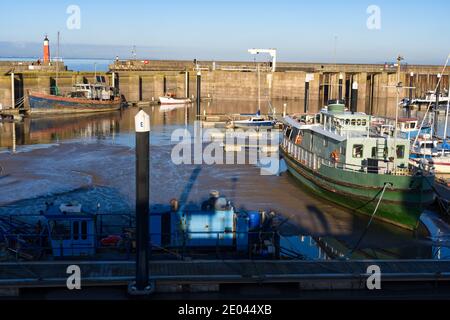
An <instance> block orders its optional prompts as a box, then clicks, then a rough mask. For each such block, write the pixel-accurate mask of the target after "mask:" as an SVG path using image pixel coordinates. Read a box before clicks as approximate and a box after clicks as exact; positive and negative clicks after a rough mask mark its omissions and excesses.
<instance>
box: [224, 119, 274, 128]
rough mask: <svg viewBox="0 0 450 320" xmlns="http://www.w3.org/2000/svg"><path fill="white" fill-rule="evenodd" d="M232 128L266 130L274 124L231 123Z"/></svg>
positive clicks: (270, 122) (267, 122)
mask: <svg viewBox="0 0 450 320" xmlns="http://www.w3.org/2000/svg"><path fill="white" fill-rule="evenodd" d="M233 127H234V128H240V129H250V128H266V129H270V128H273V127H274V123H273V122H272V121H265V122H233Z"/></svg>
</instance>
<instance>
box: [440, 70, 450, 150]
mask: <svg viewBox="0 0 450 320" xmlns="http://www.w3.org/2000/svg"><path fill="white" fill-rule="evenodd" d="M448 80H449V81H448V98H449V99H447V110H446V111H445V124H444V141H443V144H444V146H443V148H442V155H445V145H446V144H447V130H448V113H449V110H450V74H449V79H448Z"/></svg>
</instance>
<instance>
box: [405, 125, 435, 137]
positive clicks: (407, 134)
mask: <svg viewBox="0 0 450 320" xmlns="http://www.w3.org/2000/svg"><path fill="white" fill-rule="evenodd" d="M424 134H431V127H424V128H422V129H421V130H412V131H401V135H402V136H403V137H405V138H408V139H415V138H417V136H420V135H424Z"/></svg>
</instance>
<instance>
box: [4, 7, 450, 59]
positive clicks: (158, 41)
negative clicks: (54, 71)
mask: <svg viewBox="0 0 450 320" xmlns="http://www.w3.org/2000/svg"><path fill="white" fill-rule="evenodd" d="M72 4H75V5H78V6H79V7H80V9H81V29H80V30H68V29H67V27H66V20H67V19H68V17H69V15H68V14H67V13H66V9H67V7H68V6H69V5H72ZM370 5H377V6H379V7H380V9H381V29H380V30H369V29H368V28H367V27H366V21H367V19H368V17H369V14H368V13H367V12H366V10H367V8H368V6H370ZM0 6H1V12H2V14H1V19H0V56H5V55H11V53H14V52H16V51H17V55H19V56H35V55H38V54H39V51H40V44H41V41H42V38H43V35H44V34H46V33H48V34H49V37H50V39H51V40H52V44H53V45H55V43H56V41H55V40H56V33H57V31H58V30H59V31H61V36H62V50H61V51H62V55H63V56H64V57H75V58H79V57H86V58H90V57H92V58H113V57H115V56H116V55H120V56H121V58H129V56H130V53H131V48H132V46H133V45H136V47H137V54H138V56H139V57H140V58H144V57H145V58H149V59H152V58H154V59H156V58H158V59H193V58H198V59H201V60H202V59H208V60H214V59H216V60H250V59H252V58H251V57H250V56H249V55H248V54H247V49H248V48H251V47H262V48H266V47H275V48H277V49H278V50H279V58H280V60H283V61H321V62H334V61H335V60H336V61H337V62H367V63H371V62H384V61H391V60H394V58H395V56H396V55H397V54H398V53H401V54H402V55H404V56H405V58H406V59H407V62H409V63H435V64H442V63H443V62H444V61H445V58H446V57H447V55H448V54H449V53H450V24H449V23H448V22H447V21H448V20H449V19H448V12H450V3H449V2H448V1H446V0H433V1H416V0H409V1H408V0H396V1H387V0H372V1H364V0H342V1H336V0H334V1H332V0H315V1H301V0H296V1H294V0H291V1H288V0H277V1H275V0H272V1H267V0H259V1H256V0H255V1H252V0H248V1H245V0H241V1H235V0H228V1H214V0H209V1H204V0H191V1H181V0H171V1H156V0H150V1H137V0H127V1H124V0H121V1H114V0H109V1H108V0H97V1H93V0H91V1H87V0H71V1H54V0H53V1H52V0H40V1H35V0H21V1H11V0H5V1H1V4H0ZM336 37H337V50H336V56H335V55H334V47H335V38H336Z"/></svg>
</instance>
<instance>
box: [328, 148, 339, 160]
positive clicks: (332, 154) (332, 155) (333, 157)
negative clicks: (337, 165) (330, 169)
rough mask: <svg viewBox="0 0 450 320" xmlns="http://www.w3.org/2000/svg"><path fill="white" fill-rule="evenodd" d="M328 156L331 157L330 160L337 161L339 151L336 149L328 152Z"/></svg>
mask: <svg viewBox="0 0 450 320" xmlns="http://www.w3.org/2000/svg"><path fill="white" fill-rule="evenodd" d="M330 158H331V160H333V161H334V162H338V161H339V158H340V156H339V152H338V151H337V150H335V151H333V152H332V153H331V154H330Z"/></svg>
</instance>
